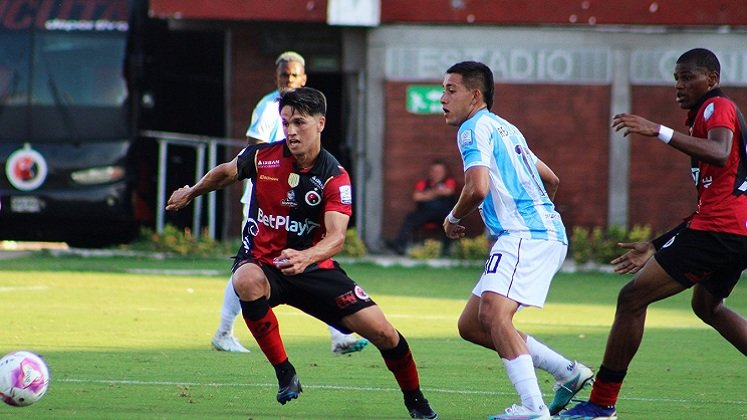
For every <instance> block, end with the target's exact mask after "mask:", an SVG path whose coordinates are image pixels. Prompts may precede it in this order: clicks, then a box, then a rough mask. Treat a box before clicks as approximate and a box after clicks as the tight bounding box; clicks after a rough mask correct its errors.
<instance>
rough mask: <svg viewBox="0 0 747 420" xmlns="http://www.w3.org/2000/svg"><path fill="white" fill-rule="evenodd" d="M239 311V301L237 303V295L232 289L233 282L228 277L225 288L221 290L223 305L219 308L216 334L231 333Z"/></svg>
mask: <svg viewBox="0 0 747 420" xmlns="http://www.w3.org/2000/svg"><path fill="white" fill-rule="evenodd" d="M240 313H241V303H239V297H238V296H237V295H236V291H235V290H234V289H233V282H232V281H231V279H228V284H226V289H225V290H224V291H223V306H222V307H221V308H220V324H219V325H218V334H233V324H234V322H236V317H237V316H238V315H239V314H240Z"/></svg>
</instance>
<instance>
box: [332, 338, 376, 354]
mask: <svg viewBox="0 0 747 420" xmlns="http://www.w3.org/2000/svg"><path fill="white" fill-rule="evenodd" d="M367 345H368V340H366V339H365V338H356V337H352V336H350V339H348V340H345V341H336V342H335V341H333V342H332V353H334V354H350V353H355V352H357V351H362V350H363V349H364V348H365V347H366V346H367Z"/></svg>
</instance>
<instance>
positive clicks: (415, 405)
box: [405, 390, 438, 419]
mask: <svg viewBox="0 0 747 420" xmlns="http://www.w3.org/2000/svg"><path fill="white" fill-rule="evenodd" d="M405 407H407V411H408V412H409V413H410V417H412V418H414V419H437V418H438V413H436V412H435V411H433V409H432V408H431V405H430V404H428V400H426V399H425V397H424V396H423V393H422V392H420V390H418V391H415V392H412V393H407V394H405Z"/></svg>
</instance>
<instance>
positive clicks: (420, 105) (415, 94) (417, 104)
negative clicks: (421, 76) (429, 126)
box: [407, 85, 444, 114]
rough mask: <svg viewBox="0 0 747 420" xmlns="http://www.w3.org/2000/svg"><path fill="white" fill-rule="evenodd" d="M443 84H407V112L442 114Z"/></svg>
mask: <svg viewBox="0 0 747 420" xmlns="http://www.w3.org/2000/svg"><path fill="white" fill-rule="evenodd" d="M443 91H444V88H443V86H441V85H410V86H407V112H411V113H413V114H441V113H442V112H443V109H441V94H442V93H443Z"/></svg>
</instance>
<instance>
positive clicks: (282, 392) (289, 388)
mask: <svg viewBox="0 0 747 420" xmlns="http://www.w3.org/2000/svg"><path fill="white" fill-rule="evenodd" d="M302 392H303V388H301V381H300V380H298V375H296V374H293V376H292V377H291V380H290V382H288V384H287V385H285V386H281V387H279V388H278V402H279V403H280V404H283V405H285V403H287V402H288V401H290V400H294V399H296V398H298V396H299V395H300V394H301V393H302ZM426 404H427V403H426Z"/></svg>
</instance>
